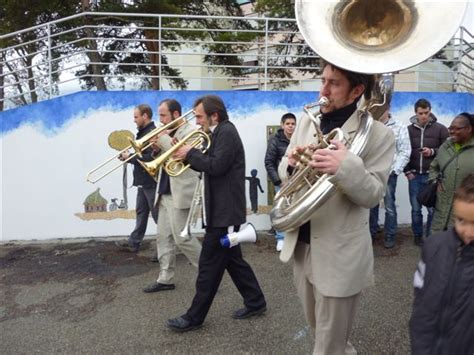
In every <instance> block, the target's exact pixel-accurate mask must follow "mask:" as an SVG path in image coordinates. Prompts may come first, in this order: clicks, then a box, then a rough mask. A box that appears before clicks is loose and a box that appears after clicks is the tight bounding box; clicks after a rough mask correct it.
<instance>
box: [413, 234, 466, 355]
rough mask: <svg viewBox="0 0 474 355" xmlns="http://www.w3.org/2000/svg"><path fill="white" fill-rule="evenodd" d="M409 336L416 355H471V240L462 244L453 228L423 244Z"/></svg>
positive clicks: (416, 277) (416, 276)
mask: <svg viewBox="0 0 474 355" xmlns="http://www.w3.org/2000/svg"><path fill="white" fill-rule="evenodd" d="M423 264H424V265H425V266H423ZM423 269H425V270H424V271H423ZM417 283H418V286H420V285H421V284H422V287H421V288H419V287H418V288H416V285H417ZM410 337H411V346H412V353H413V354H415V355H418V354H446V355H448V354H456V355H462V354H466V355H468V354H469V355H472V354H474V243H471V244H469V245H464V244H463V243H462V242H461V239H460V238H459V237H458V235H457V234H456V232H455V231H454V229H452V228H450V229H449V230H447V231H445V232H442V233H437V234H434V235H432V236H431V237H429V238H428V239H427V241H426V242H425V244H424V246H423V251H422V260H421V261H420V264H419V265H418V270H417V273H416V274H415V301H414V303H413V313H412V317H411V320H410Z"/></svg>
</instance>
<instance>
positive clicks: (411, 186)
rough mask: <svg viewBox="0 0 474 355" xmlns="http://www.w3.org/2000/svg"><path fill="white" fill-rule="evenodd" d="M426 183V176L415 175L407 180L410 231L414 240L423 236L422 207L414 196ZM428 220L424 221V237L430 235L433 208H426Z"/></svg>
mask: <svg viewBox="0 0 474 355" xmlns="http://www.w3.org/2000/svg"><path fill="white" fill-rule="evenodd" d="M427 181H428V174H415V178H414V179H412V180H408V192H409V195H410V204H411V229H412V231H413V235H414V236H415V237H416V238H420V237H422V236H423V214H422V212H421V209H422V207H423V206H422V205H421V204H420V203H419V202H418V201H417V199H416V195H418V193H419V192H420V191H421V190H422V189H423V187H425V185H426V183H427ZM427 210H428V220H427V221H426V230H425V237H429V236H430V235H431V222H432V221H433V212H434V208H433V207H430V208H427Z"/></svg>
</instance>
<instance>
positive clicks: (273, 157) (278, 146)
mask: <svg viewBox="0 0 474 355" xmlns="http://www.w3.org/2000/svg"><path fill="white" fill-rule="evenodd" d="M288 144H290V140H289V139H288V138H286V136H285V133H284V132H283V128H280V129H278V131H277V132H276V133H275V134H273V135H272V136H271V137H270V138H269V139H268V145H267V152H266V153H265V169H266V170H267V173H268V176H269V177H270V180H272V183H273V185H275V186H278V185H280V184H281V180H280V176H279V175H278V165H280V161H281V158H282V157H283V156H284V155H285V153H286V148H288Z"/></svg>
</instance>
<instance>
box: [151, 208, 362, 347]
mask: <svg viewBox="0 0 474 355" xmlns="http://www.w3.org/2000/svg"><path fill="white" fill-rule="evenodd" d="M160 212H161V211H160ZM293 276H294V280H295V284H296V289H297V292H298V296H299V298H300V300H301V302H302V304H303V310H304V314H305V317H306V320H307V322H308V324H309V325H310V326H311V328H312V330H313V331H314V338H315V339H314V349H313V354H324V355H343V354H357V352H356V350H355V349H354V347H353V346H352V344H351V343H350V342H349V336H350V333H351V329H352V322H353V320H354V316H355V311H356V307H357V303H358V299H359V295H360V293H358V294H356V295H353V296H350V297H326V296H323V295H322V294H321V293H320V292H318V290H317V288H316V285H315V284H314V278H313V269H312V266H311V249H310V246H309V245H308V244H306V243H298V244H297V245H296V248H295V253H294V264H293Z"/></svg>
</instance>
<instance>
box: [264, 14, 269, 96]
mask: <svg viewBox="0 0 474 355" xmlns="http://www.w3.org/2000/svg"><path fill="white" fill-rule="evenodd" d="M264 70H265V74H264V78H263V80H264V81H263V90H264V91H267V79H268V77H267V75H268V19H265V67H264Z"/></svg>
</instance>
